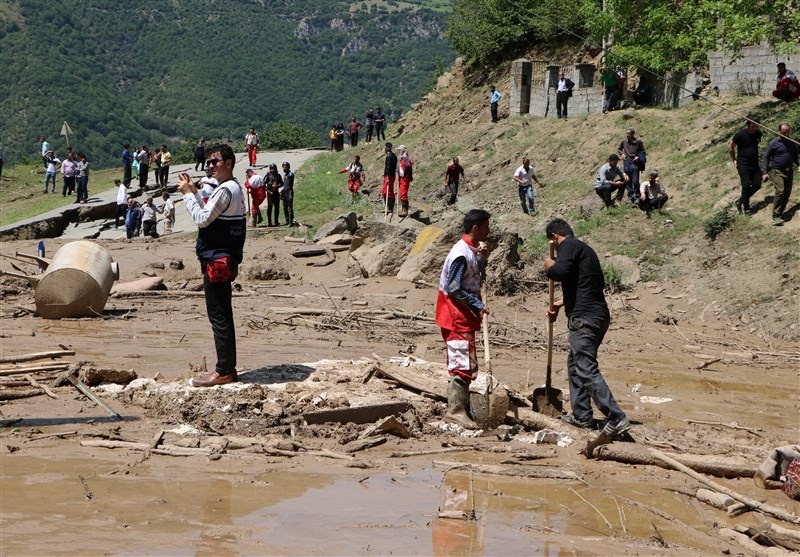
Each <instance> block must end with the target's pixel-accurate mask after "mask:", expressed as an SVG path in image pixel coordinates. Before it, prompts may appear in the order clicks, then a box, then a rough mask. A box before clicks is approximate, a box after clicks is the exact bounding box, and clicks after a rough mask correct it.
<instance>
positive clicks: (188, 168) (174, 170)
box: [0, 149, 321, 239]
mask: <svg viewBox="0 0 800 557" xmlns="http://www.w3.org/2000/svg"><path fill="white" fill-rule="evenodd" d="M320 152H321V151H319V150H314V149H298V150H294V151H276V152H261V153H259V154H258V164H257V165H256V166H255V167H253V168H254V170H255V171H256V172H258V173H259V174H261V175H264V174H266V173H267V166H268V165H269V164H270V163H275V164H277V165H278V170H281V163H283V162H284V161H288V162H289V164H291V166H292V170H294V171H295V172H296V171H297V170H298V169H299V168H300V167H301V166H302V165H303V163H304V162H305V161H307V160H308V159H310V158H311V157H313V156H314V155H317V154H319V153H320ZM247 162H248V161H247V153H237V154H236V166H234V169H233V174H234V176H235V177H236V179H237V180H239V183H240V184H242V186H244V182H245V179H246V178H245V175H244V173H245V170H247V169H248V168H249V166H248V164H247ZM181 172H188V173H189V174H191V175H192V176H195V177H196V178H198V179H199V178H201V177H202V176H205V173H204V172H195V171H194V163H192V164H174V165H171V166H170V175H169V179H168V184H169V185H175V184H176V183H177V182H178V174H180V173H181ZM120 173H121V171H120ZM91 189H92V187H91V181H90V182H89V190H90V192H91ZM129 191H130V192H137V191H139V187H138V181H137V180H136V179H134V180H133V182H131V188H130V189H129ZM116 199H117V190H116V188H112V189H109V190H106V191H103V192H99V193H98V192H91V195H90V197H89V203H88V205H104V204H107V203H109V202H114V203H116ZM138 199H139V200H140V202H142V203H144V197H143V196H140V197H138ZM172 200H173V201H174V202H175V205H176V211H175V227H174V228H173V231H174V232H175V233H182V232H194V231H195V230H197V226H195V224H194V223H193V222H192V220H191V218H190V217H189V213H188V212H187V211H186V209H185V208H184V206H183V196H182V195H181V194H179V193H174V194H172ZM155 203H156V205H162V204H163V203H164V201H163V200H162V199H161V198H158V199H156V200H155ZM75 207H79V205H78V204H72V205H67V206H66V207H61V208H59V209H55V210H53V211H49V212H47V213H43V214H41V215H38V216H36V217H33V218H29V219H26V220H24V221H20V222H17V223H14V224H11V225H8V226H4V227H3V228H2V229H0V231H5V230H9V229H13V228H16V227H18V226H21V225H25V224H30V223H34V222H37V221H40V220H44V219H48V218H53V217H58V216H60V215H61V214H62V213H63V212H64V210H65V209H73V208H75ZM281 218H283V215H281ZM109 221H111V222H112V223H113V219H102V220H96V221H92V222H81V223H78V224H77V226H76V225H75V224H70V225H69V226H68V227H67V228H66V230H65V231H64V233H63V234H62V235H61V237H62V238H72V239H82V238H85V237H86V236H89V235H91V234H96V233H97V232H98V231H100V234H99V236H98V238H103V239H117V238H124V237H125V230H124V228H123V227H120V229H119V230H116V229H114V227H113V226H112V227H111V228H107V229H105V230H101V228H103V226H104V225H107V224H108V222H109ZM162 230H163V224H162V219H161V217H160V216H159V219H158V231H159V233H161V231H162Z"/></svg>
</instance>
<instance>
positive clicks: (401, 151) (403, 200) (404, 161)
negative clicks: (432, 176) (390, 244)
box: [397, 145, 414, 217]
mask: <svg viewBox="0 0 800 557" xmlns="http://www.w3.org/2000/svg"><path fill="white" fill-rule="evenodd" d="M397 154H398V155H399V156H400V158H399V160H398V165H397V174H398V175H399V180H398V181H397V184H398V189H399V190H400V191H399V193H400V211H399V212H398V213H397V216H398V217H406V216H408V189H409V188H410V187H411V182H413V181H414V174H413V168H414V161H412V160H411V157H410V156H409V155H408V149H406V146H405V145H400V146H399V147H398V148H397Z"/></svg>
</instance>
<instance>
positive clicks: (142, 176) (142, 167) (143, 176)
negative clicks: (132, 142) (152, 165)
mask: <svg viewBox="0 0 800 557" xmlns="http://www.w3.org/2000/svg"><path fill="white" fill-rule="evenodd" d="M148 171H149V165H147V164H142V163H139V187H140V188H142V190H144V189H145V188H146V187H147V174H148Z"/></svg>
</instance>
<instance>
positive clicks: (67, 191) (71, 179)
mask: <svg viewBox="0 0 800 557" xmlns="http://www.w3.org/2000/svg"><path fill="white" fill-rule="evenodd" d="M74 191H75V176H64V187H62V188H61V196H62V197H66V196H67V195H72V192H74Z"/></svg>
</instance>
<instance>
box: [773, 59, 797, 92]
mask: <svg viewBox="0 0 800 557" xmlns="http://www.w3.org/2000/svg"><path fill="white" fill-rule="evenodd" d="M772 96H773V97H775V98H776V99H780V100H782V101H793V100H794V99H796V98H798V97H800V82H798V80H797V77H796V76H795V75H794V72H792V70H787V69H786V64H784V63H783V62H781V63H779V64H778V83H777V84H776V85H775V90H774V91H773V92H772Z"/></svg>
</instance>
